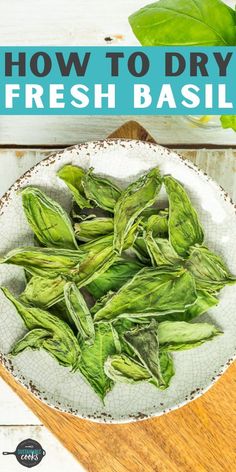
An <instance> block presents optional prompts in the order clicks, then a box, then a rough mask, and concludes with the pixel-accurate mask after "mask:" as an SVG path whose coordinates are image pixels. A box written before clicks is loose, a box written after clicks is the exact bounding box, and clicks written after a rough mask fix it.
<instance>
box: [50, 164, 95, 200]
mask: <svg viewBox="0 0 236 472" xmlns="http://www.w3.org/2000/svg"><path fill="white" fill-rule="evenodd" d="M57 176H58V177H60V179H62V180H63V182H64V183H65V184H66V185H67V187H68V188H69V189H70V191H71V192H72V194H73V197H74V199H75V201H76V203H77V205H78V206H79V208H91V207H92V205H91V203H90V201H89V200H88V199H87V198H86V196H85V194H84V189H83V185H82V178H83V177H84V176H85V171H84V169H82V168H81V167H78V166H72V165H67V166H64V167H63V168H62V169H60V170H59V171H58V173H57Z"/></svg>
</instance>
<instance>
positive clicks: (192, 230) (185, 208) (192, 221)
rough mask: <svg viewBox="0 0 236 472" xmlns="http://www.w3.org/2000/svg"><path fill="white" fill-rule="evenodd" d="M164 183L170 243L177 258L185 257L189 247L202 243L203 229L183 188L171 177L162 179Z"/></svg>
mask: <svg viewBox="0 0 236 472" xmlns="http://www.w3.org/2000/svg"><path fill="white" fill-rule="evenodd" d="M164 182H165V187H166V191H167V194H168V197H169V204H170V210H169V212H170V213H169V220H168V222H169V239H170V243H171V245H172V247H173V248H174V250H175V251H176V252H177V254H179V256H181V257H187V256H188V253H189V249H190V247H191V246H194V245H195V244H202V243H203V239H204V234H203V229H202V227H201V225H200V222H199V219H198V215H197V212H196V210H195V209H194V208H193V206H192V204H191V202H190V199H189V197H188V195H187V193H186V191H185V190H184V188H183V186H182V185H181V184H180V183H179V182H177V180H175V179H174V178H173V177H171V176H166V177H164Z"/></svg>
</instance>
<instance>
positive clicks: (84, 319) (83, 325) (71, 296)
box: [64, 283, 95, 344]
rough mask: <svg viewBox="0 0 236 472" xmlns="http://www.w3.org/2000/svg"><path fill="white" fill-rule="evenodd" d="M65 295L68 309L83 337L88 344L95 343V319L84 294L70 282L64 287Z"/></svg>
mask: <svg viewBox="0 0 236 472" xmlns="http://www.w3.org/2000/svg"><path fill="white" fill-rule="evenodd" d="M64 296H65V302H66V306H67V309H68V311H69V313H70V316H71V318H72V320H73V322H74V324H75V326H76V328H77V329H78V332H79V334H80V335H81V337H82V339H83V340H84V341H85V342H86V343H87V344H93V342H94V337H95V331H94V325H93V320H92V316H91V313H90V311H89V308H88V306H87V304H86V302H85V300H84V297H83V295H82V294H81V293H80V291H79V289H78V288H77V287H76V285H75V284H73V283H68V284H66V285H65V288H64Z"/></svg>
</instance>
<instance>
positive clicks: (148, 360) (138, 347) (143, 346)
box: [124, 320, 165, 387]
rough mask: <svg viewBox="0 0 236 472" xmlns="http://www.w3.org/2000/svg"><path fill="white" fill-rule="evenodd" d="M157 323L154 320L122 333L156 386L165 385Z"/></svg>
mask: <svg viewBox="0 0 236 472" xmlns="http://www.w3.org/2000/svg"><path fill="white" fill-rule="evenodd" d="M157 326H158V323H157V322H156V321H154V320H152V321H151V323H150V324H149V325H147V326H146V325H145V326H141V327H138V328H134V329H132V330H131V331H127V332H126V333H125V334H124V338H125V340H126V341H127V343H128V344H129V345H130V346H131V348H132V349H133V350H134V352H135V354H136V355H137V356H138V358H139V359H140V361H141V363H142V364H143V365H144V367H146V369H147V370H148V372H149V373H150V375H151V376H152V378H153V379H154V381H155V382H156V383H157V385H158V386H160V387H161V386H165V381H164V379H163V376H162V372H161V367H160V359H159V341H158V334H157V331H158V330H157Z"/></svg>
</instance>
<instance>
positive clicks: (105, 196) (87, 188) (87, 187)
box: [82, 168, 121, 212]
mask: <svg viewBox="0 0 236 472" xmlns="http://www.w3.org/2000/svg"><path fill="white" fill-rule="evenodd" d="M82 185H83V189H84V193H85V195H86V197H87V198H88V199H89V200H92V201H93V202H94V203H95V204H96V205H97V206H98V207H100V208H103V209H104V210H107V211H111V212H113V211H114V206H115V204H116V202H117V200H118V198H119V197H120V194H121V191H120V189H119V188H118V187H117V186H116V185H115V184H113V183H112V182H111V181H110V180H108V179H105V178H103V177H99V176H97V175H95V174H93V168H91V169H89V171H88V172H87V173H86V174H85V175H84V176H83V178H82Z"/></svg>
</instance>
